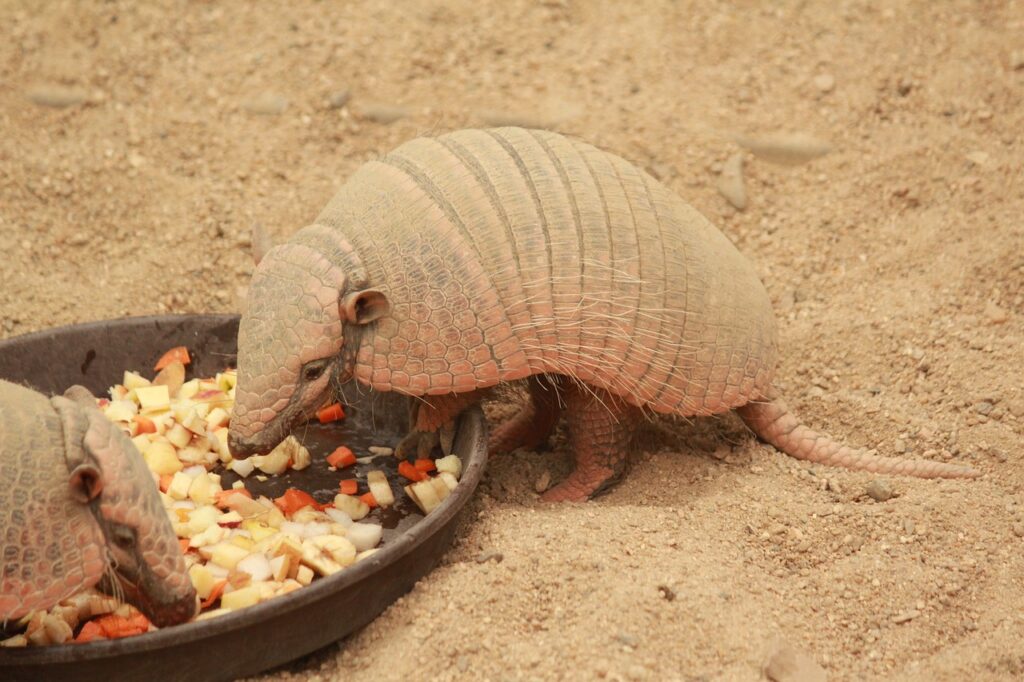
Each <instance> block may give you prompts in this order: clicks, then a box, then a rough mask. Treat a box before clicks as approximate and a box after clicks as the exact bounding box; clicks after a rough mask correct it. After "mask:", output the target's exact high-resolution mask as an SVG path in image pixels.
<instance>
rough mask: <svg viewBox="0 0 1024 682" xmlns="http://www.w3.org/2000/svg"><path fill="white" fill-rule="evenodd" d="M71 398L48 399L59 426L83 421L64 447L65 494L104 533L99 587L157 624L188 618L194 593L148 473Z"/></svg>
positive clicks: (130, 448)
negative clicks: (67, 479) (59, 415)
mask: <svg viewBox="0 0 1024 682" xmlns="http://www.w3.org/2000/svg"><path fill="white" fill-rule="evenodd" d="M69 395H70V394H69ZM76 398H78V399H79V400H81V402H77V403H76V402H72V401H70V400H65V399H61V398H55V399H54V405H55V407H57V409H58V411H59V412H60V413H62V416H63V417H64V419H65V423H67V422H68V420H69V419H70V420H74V421H76V422H78V423H79V424H82V422H83V421H84V423H85V430H84V437H82V438H81V439H80V440H77V442H75V441H70V442H68V443H67V444H66V445H67V447H66V450H67V451H66V457H67V461H68V469H69V471H70V473H71V477H70V485H69V492H70V495H71V497H72V499H73V500H75V501H78V502H80V503H82V504H87V505H89V509H90V511H91V512H92V516H93V517H94V518H95V520H96V522H97V524H98V525H99V527H100V530H101V531H102V533H103V537H104V539H105V545H106V547H105V548H106V553H107V566H108V570H107V571H106V573H105V575H104V578H103V582H101V587H102V588H103V589H104V591H106V592H108V593H111V594H123V596H124V600H125V601H127V602H130V603H131V604H134V605H135V606H136V607H138V609H139V610H140V611H142V612H143V613H144V614H146V617H147V618H149V619H150V620H151V621H152V622H153V623H154V624H155V625H157V626H166V625H173V624H175V623H181V622H184V621H187V620H189V619H191V618H192V617H193V616H194V615H195V614H196V613H197V612H198V606H199V605H198V600H197V598H196V592H195V589H194V588H193V587H192V581H191V580H190V579H189V576H188V572H187V570H186V568H185V560H184V557H183V556H182V553H181V549H180V547H179V545H178V539H177V537H176V536H175V534H174V529H173V528H172V527H171V522H170V519H168V517H167V512H166V511H165V510H164V508H163V504H162V503H161V502H160V495H159V492H158V491H157V487H156V485H155V483H154V482H153V475H152V474H151V473H150V472H149V469H148V468H147V467H146V465H145V463H144V462H143V460H142V456H141V455H140V454H139V452H138V450H137V449H136V448H135V446H134V445H133V444H132V442H131V441H130V440H129V439H128V437H127V436H126V435H125V434H124V433H123V432H122V431H121V430H120V429H119V428H117V427H116V426H115V425H114V424H112V423H111V422H110V421H109V420H108V419H107V418H106V417H104V416H103V414H101V413H100V412H99V411H98V410H96V409H94V408H92V407H91V406H86V405H85V404H83V403H84V402H85V401H84V400H83V399H82V398H81V396H76ZM75 410H77V411H78V414H77V415H76V414H74V411H75ZM66 432H67V429H66ZM78 432H79V433H81V430H79V431H78ZM115 583H116V584H115Z"/></svg>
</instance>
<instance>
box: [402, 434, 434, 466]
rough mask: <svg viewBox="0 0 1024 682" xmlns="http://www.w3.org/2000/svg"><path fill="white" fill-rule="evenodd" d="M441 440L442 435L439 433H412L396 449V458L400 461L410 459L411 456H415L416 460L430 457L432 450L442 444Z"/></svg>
mask: <svg viewBox="0 0 1024 682" xmlns="http://www.w3.org/2000/svg"><path fill="white" fill-rule="evenodd" d="M440 439H441V434H440V433H439V432H437V431H410V432H409V433H408V434H406V436H405V438H403V439H402V440H401V441H399V443H398V445H397V446H396V447H395V457H397V458H399V459H408V458H409V455H414V456H415V458H416V459H424V458H427V457H430V452H431V450H433V449H434V446H436V445H437V444H438V443H439V442H440Z"/></svg>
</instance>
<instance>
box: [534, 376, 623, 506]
mask: <svg viewBox="0 0 1024 682" xmlns="http://www.w3.org/2000/svg"><path fill="white" fill-rule="evenodd" d="M560 395H561V398H562V404H563V405H564V406H565V417H566V423H567V425H568V427H569V436H570V438H571V443H572V449H573V456H574V458H575V462H576V468H575V469H574V470H573V472H572V473H571V474H569V476H568V477H567V478H566V479H565V480H564V481H562V482H561V483H559V484H558V485H556V486H555V487H554V488H552V489H551V490H548V491H547V492H546V493H544V495H542V496H541V499H542V500H544V501H545V502H583V501H584V500H587V499H589V498H591V497H594V496H595V495H597V494H599V493H601V492H604V491H605V490H606V489H608V488H609V487H611V486H612V485H614V484H615V483H616V482H617V481H618V480H619V478H621V477H622V475H623V474H624V473H625V470H626V464H627V462H628V457H627V453H628V447H629V444H630V441H632V439H633V435H634V434H635V432H636V427H637V425H638V424H639V423H640V418H641V415H640V410H639V409H637V408H636V407H634V406H632V405H628V404H626V403H624V402H623V401H622V400H620V399H618V398H616V397H615V396H613V395H611V394H609V393H607V392H605V391H602V390H600V389H595V388H590V387H581V386H577V385H576V384H573V383H569V382H566V384H565V386H564V387H563V388H562V389H561V391H560Z"/></svg>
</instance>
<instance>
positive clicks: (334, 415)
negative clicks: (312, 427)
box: [316, 403, 345, 424]
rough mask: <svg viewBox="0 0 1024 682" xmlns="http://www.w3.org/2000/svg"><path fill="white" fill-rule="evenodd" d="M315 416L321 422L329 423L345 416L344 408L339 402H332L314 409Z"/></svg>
mask: <svg viewBox="0 0 1024 682" xmlns="http://www.w3.org/2000/svg"><path fill="white" fill-rule="evenodd" d="M316 418H317V419H319V420H320V423H321V424H329V423H331V422H336V421H338V420H339V419H344V418H345V410H344V408H342V406H341V404H340V403H334V404H333V405H328V406H327V407H323V408H320V409H319V410H317V411H316Z"/></svg>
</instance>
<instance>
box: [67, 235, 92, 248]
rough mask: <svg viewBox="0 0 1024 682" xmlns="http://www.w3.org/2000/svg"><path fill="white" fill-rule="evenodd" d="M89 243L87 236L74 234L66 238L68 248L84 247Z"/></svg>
mask: <svg viewBox="0 0 1024 682" xmlns="http://www.w3.org/2000/svg"><path fill="white" fill-rule="evenodd" d="M88 243H89V235H87V234H85V233H84V232H76V233H74V234H73V235H71V236H70V237H69V238H68V246H85V245H86V244H88Z"/></svg>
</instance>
